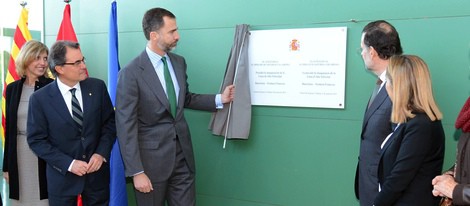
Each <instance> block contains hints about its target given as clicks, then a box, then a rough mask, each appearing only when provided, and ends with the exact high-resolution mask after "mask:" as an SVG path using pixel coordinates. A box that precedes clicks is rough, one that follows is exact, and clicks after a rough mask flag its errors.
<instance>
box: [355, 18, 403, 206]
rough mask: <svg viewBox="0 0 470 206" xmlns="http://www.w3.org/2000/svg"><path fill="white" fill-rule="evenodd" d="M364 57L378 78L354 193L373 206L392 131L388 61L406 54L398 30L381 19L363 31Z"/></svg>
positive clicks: (364, 130) (363, 205) (367, 114)
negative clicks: (382, 157)
mask: <svg viewBox="0 0 470 206" xmlns="http://www.w3.org/2000/svg"><path fill="white" fill-rule="evenodd" d="M361 50H362V51H361V56H362V59H363V60H364V64H365V66H366V68H367V69H368V70H369V71H370V72H372V73H374V74H375V75H376V76H377V77H378V78H379V79H378V80H377V85H376V88H375V89H374V91H373V94H372V96H371V98H370V99H369V102H368V104H367V107H366V111H365V114H364V120H363V123H362V132H361V144H360V151H359V162H358V164H357V170H356V179H355V194H356V198H358V199H359V202H360V205H361V206H366V205H367V206H370V205H372V204H373V202H374V199H375V197H376V196H377V194H378V193H379V183H378V182H379V181H378V178H377V169H378V164H379V158H380V145H381V144H382V142H383V141H384V139H385V138H386V137H387V135H389V134H390V133H391V132H392V131H393V130H392V123H391V122H390V118H391V117H390V115H391V110H392V107H391V106H392V102H391V101H390V98H389V97H388V94H387V91H386V90H385V87H384V85H385V84H386V78H385V74H386V69H387V66H388V62H389V58H390V57H391V56H393V55H396V54H401V53H403V50H402V48H401V44H400V37H399V35H398V32H397V31H396V29H395V27H393V26H392V25H391V24H390V23H388V22H386V21H383V20H379V21H374V22H370V23H369V24H367V25H366V26H365V27H364V29H363V30H362V37H361Z"/></svg>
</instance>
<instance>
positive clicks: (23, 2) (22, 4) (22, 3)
mask: <svg viewBox="0 0 470 206" xmlns="http://www.w3.org/2000/svg"><path fill="white" fill-rule="evenodd" d="M27 4H28V2H26V1H20V5H21V6H22V7H23V8H24V7H25V6H26V5H27Z"/></svg>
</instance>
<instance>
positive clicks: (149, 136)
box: [116, 50, 216, 181]
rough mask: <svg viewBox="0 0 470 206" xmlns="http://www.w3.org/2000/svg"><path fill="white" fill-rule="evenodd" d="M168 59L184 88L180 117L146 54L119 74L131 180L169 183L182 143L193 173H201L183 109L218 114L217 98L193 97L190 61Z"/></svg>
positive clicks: (119, 115) (120, 122) (120, 118)
mask: <svg viewBox="0 0 470 206" xmlns="http://www.w3.org/2000/svg"><path fill="white" fill-rule="evenodd" d="M168 57H169V59H170V60H171V64H172V65H173V69H174V71H175V75H176V79H177V81H178V84H179V88H180V91H179V94H177V96H178V105H177V111H176V117H173V116H172V115H171V113H170V110H169V108H170V106H169V102H168V99H167V96H166V94H165V91H164V89H163V87H162V84H161V83H160V80H159V79H158V76H157V73H156V72H155V69H154V67H153V65H152V63H151V62H150V59H149V57H148V55H147V53H146V51H145V50H144V51H143V52H142V53H141V54H140V55H139V56H137V57H136V58H135V59H134V60H132V61H131V62H130V63H129V64H128V65H127V66H126V67H125V68H124V69H122V70H121V71H120V72H119V77H118V83H117V93H116V125H117V134H118V140H119V144H120V148H121V154H122V158H123V161H124V165H125V173H126V176H133V175H135V174H136V173H138V172H142V171H144V172H145V174H146V175H147V176H148V177H149V178H150V180H152V181H163V180H166V179H168V178H169V176H170V174H171V172H172V170H173V166H174V163H175V156H176V155H175V151H176V144H177V142H176V141H179V143H180V145H181V149H182V151H183V154H184V157H185V159H186V162H187V164H188V167H189V169H190V171H191V172H193V173H194V172H195V163H194V155H193V147H192V143H191V135H190V133H189V127H188V124H187V122H186V119H185V117H184V112H183V109H184V108H191V109H198V110H206V111H215V110H216V105H215V95H201V94H194V93H191V92H190V91H189V88H188V83H187V81H186V80H187V75H186V62H185V60H184V58H183V57H182V56H179V55H176V54H173V53H168ZM176 138H178V140H177V139H176Z"/></svg>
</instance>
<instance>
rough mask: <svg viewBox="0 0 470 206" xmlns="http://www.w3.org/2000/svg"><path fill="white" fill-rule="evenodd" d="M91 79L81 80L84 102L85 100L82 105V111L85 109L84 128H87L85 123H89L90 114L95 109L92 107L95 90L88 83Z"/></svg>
mask: <svg viewBox="0 0 470 206" xmlns="http://www.w3.org/2000/svg"><path fill="white" fill-rule="evenodd" d="M88 82H89V81H87V79H85V80H83V81H81V82H80V90H81V93H82V102H83V105H81V107H82V111H83V123H82V125H83V128H86V127H85V125H86V123H87V121H86V120H87V119H89V117H88V116H89V115H90V112H93V109H92V108H91V107H92V106H93V104H92V100H93V98H92V97H93V91H92V89H91V88H92V87H90V86H89V84H88Z"/></svg>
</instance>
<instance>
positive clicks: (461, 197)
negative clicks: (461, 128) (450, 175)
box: [449, 132, 470, 205]
mask: <svg viewBox="0 0 470 206" xmlns="http://www.w3.org/2000/svg"><path fill="white" fill-rule="evenodd" d="M469 145H470V133H469V132H462V134H461V135H460V138H459V142H458V144H457V152H458V153H457V159H456V161H455V163H456V164H455V165H458V166H457V169H456V170H455V173H454V176H455V181H456V182H457V183H458V185H456V186H455V188H454V191H453V193H452V199H453V203H454V204H455V205H470V175H467V174H468V173H469V171H470V162H469V160H470V146H469ZM454 169H455V167H452V168H451V169H449V170H452V171H454Z"/></svg>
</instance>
